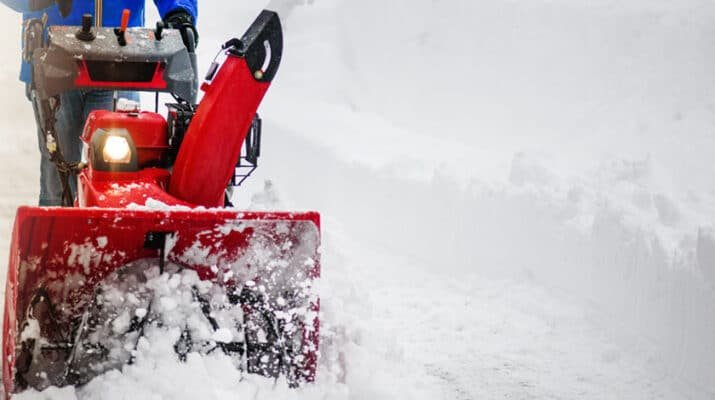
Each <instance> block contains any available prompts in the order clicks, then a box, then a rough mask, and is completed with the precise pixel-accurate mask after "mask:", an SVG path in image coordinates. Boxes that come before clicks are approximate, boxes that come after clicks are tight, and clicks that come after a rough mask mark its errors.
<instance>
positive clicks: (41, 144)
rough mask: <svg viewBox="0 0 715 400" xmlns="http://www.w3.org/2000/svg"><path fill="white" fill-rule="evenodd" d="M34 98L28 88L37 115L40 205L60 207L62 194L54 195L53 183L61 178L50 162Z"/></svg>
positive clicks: (28, 94)
mask: <svg viewBox="0 0 715 400" xmlns="http://www.w3.org/2000/svg"><path fill="white" fill-rule="evenodd" d="M32 96H33V95H32V93H31V92H30V91H29V88H28V91H27V98H28V99H29V100H30V103H31V104H32V109H33V111H34V113H35V123H36V125H37V146H38V150H39V151H40V198H39V201H38V204H39V205H40V206H41V207H48V206H58V205H61V203H62V197H61V195H62V192H60V193H59V194H56V193H54V191H53V188H54V187H55V186H56V185H53V182H59V180H60V178H59V176H58V175H57V170H56V169H55V165H54V164H53V163H52V161H50V155H49V153H48V151H47V147H46V145H45V142H46V139H45V137H44V133H43V132H42V129H41V128H40V114H39V113H38V110H37V104H36V103H35V100H34V98H33V97H32Z"/></svg>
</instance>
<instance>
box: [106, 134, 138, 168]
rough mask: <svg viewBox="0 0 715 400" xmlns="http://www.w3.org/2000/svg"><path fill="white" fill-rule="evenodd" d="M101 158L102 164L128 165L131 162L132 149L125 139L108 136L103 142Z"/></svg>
mask: <svg viewBox="0 0 715 400" xmlns="http://www.w3.org/2000/svg"><path fill="white" fill-rule="evenodd" d="M102 157H103V158H104V162H108V163H117V164H129V163H130V162H131V161H132V149H131V148H130V147H129V142H128V141H127V139H126V138H124V137H121V136H114V135H110V136H109V137H108V138H107V141H106V142H104V149H102Z"/></svg>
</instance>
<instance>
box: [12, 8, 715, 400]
mask: <svg viewBox="0 0 715 400" xmlns="http://www.w3.org/2000/svg"><path fill="white" fill-rule="evenodd" d="M265 5H266V4H265V1H258V0H246V1H241V2H235V3H233V2H228V3H227V2H224V3H221V5H220V6H219V5H218V3H217V4H213V3H211V4H209V3H208V2H206V4H204V5H203V6H202V12H201V17H200V22H199V31H200V32H201V35H202V36H201V46H200V48H199V51H200V52H201V54H200V58H201V60H200V63H201V64H202V65H204V68H205V67H206V66H207V65H208V63H209V62H210V60H211V59H212V58H213V55H214V52H215V50H216V47H217V46H216V45H217V44H218V43H221V42H223V41H224V40H226V39H227V38H228V37H231V36H237V35H240V34H241V32H242V31H243V28H240V29H238V30H237V31H231V30H235V29H237V28H236V27H242V26H247V25H248V24H249V23H250V22H251V20H252V18H253V17H254V16H255V15H256V14H257V13H258V11H259V10H260V9H261V8H263V7H265ZM270 7H273V8H275V9H277V10H278V11H279V12H280V13H281V16H282V18H283V22H284V28H285V37H286V49H285V54H284V59H283V64H282V66H281V71H280V73H279V75H278V78H277V79H276V81H275V82H274V85H273V86H272V88H271V90H270V92H269V94H268V96H267V98H266V100H265V102H264V104H263V107H262V109H261V114H262V116H263V118H264V121H265V123H264V131H265V133H264V142H263V151H262V160H261V168H260V169H259V170H258V172H257V174H256V175H255V176H254V177H253V178H252V180H251V181H250V182H249V184H248V185H247V186H246V187H244V188H241V189H240V190H239V191H237V194H236V196H235V198H234V203H235V204H238V205H239V206H240V207H242V208H244V207H248V206H250V207H253V208H254V209H269V210H272V209H289V210H295V209H315V210H318V211H320V212H321V213H322V217H323V223H322V237H323V244H322V249H323V251H322V267H323V268H322V275H323V279H322V281H321V285H320V286H321V287H320V289H321V291H320V295H321V309H322V314H321V317H322V326H321V359H320V368H319V373H318V382H317V383H316V384H315V385H312V386H309V387H305V388H302V389H299V390H288V389H287V388H286V385H285V384H284V383H282V382H273V381H270V380H266V379H262V378H258V377H253V376H242V375H241V374H240V373H238V372H237V370H235V369H231V368H229V367H228V365H229V360H228V359H226V358H225V357H222V356H221V355H216V354H214V355H209V356H198V355H193V356H191V357H189V359H188V360H187V362H186V363H180V362H178V361H177V360H176V357H175V356H173V355H172V353H173V351H171V350H172V349H171V348H170V347H169V346H168V341H169V340H168V339H167V337H164V338H153V337H149V338H148V339H147V341H148V342H149V343H151V344H152V345H151V346H146V347H142V348H140V349H139V351H140V353H141V355H140V358H141V359H142V360H143V361H142V362H141V363H137V364H135V365H131V366H125V367H124V369H123V370H122V371H121V372H118V371H114V372H109V373H107V374H105V375H102V376H100V377H98V378H96V379H95V380H93V381H92V382H90V383H89V384H88V385H86V386H85V387H82V388H78V389H73V388H69V389H68V388H65V389H50V390H49V391H47V392H45V393H42V394H38V393H25V394H23V395H22V396H21V398H25V399H43V398H52V399H57V398H66V399H76V398H78V399H96V398H102V399H110V400H112V399H122V398H139V399H141V398H147V399H154V398H167V399H168V398H172V399H184V398H186V399H188V398H192V399H193V398H197V397H199V398H204V397H205V398H209V397H212V398H216V399H223V398H226V399H228V398H231V399H235V398H245V399H276V398H278V399H280V398H301V399H302V398H309V399H310V398H316V399H318V398H319V399H394V398H406V399H436V398H442V399H478V398H536V399H543V398H579V399H581V398H583V399H652V398H663V399H711V398H713V397H714V396H715V383H713V380H712V371H713V370H715V342H713V340H712V337H714V336H715V291H714V289H713V287H715V221H714V220H713V216H714V215H715V180H714V179H713V176H715V163H713V162H712V159H713V156H714V155H715V153H714V152H715V135H713V126H715V74H713V71H715V57H714V56H713V54H715V52H713V49H715V28H713V24H712V21H713V20H714V19H715V6H714V5H713V4H712V3H711V2H709V1H705V0H683V1H678V2H672V1H665V0H654V1H644V0H632V1H628V2H618V1H613V0H597V1H586V0H573V1H564V0H555V1H546V0H534V1H527V0H509V1H492V0H449V1H431V0H394V1H389V2H386V1H383V0H362V1H350V0H332V1H326V0H306V1H304V0H273V1H271V2H270ZM2 18H3V20H4V21H8V23H6V24H4V26H6V27H8V32H7V36H6V40H5V41H3V42H2V43H1V44H2V45H3V46H4V47H3V50H4V51H5V53H6V54H16V53H17V52H18V46H17V42H18V37H17V32H15V30H11V31H10V28H13V29H15V28H18V29H19V27H18V26H19V23H17V24H16V23H14V22H17V21H18V17H17V16H16V15H12V14H11V13H10V12H9V11H5V10H3V14H2ZM227 29H228V30H229V31H227ZM13 35H15V36H13ZM0 73H1V74H2V75H0V76H1V78H2V82H3V85H4V87H7V90H6V93H7V96H6V97H4V98H3V99H2V100H0V102H1V104H2V105H3V107H4V109H5V110H6V114H7V115H8V116H12V117H8V118H6V120H5V121H3V127H4V130H3V132H4V133H2V135H3V139H4V143H5V144H6V145H5V146H4V147H2V148H0V155H2V157H3V159H4V160H7V161H8V162H7V168H6V173H5V174H4V176H3V179H5V185H6V186H5V187H7V188H12V190H8V191H6V192H5V195H4V196H2V198H0V206H1V210H2V216H3V218H4V219H3V221H5V222H4V224H3V226H2V229H3V230H2V232H3V233H4V237H5V238H9V237H10V235H9V232H10V229H11V224H12V222H11V221H12V219H13V215H14V211H15V208H16V207H17V205H19V204H27V203H32V202H34V199H35V197H36V191H37V188H36V182H37V171H36V168H35V164H36V160H37V150H36V144H35V143H34V136H35V134H34V130H33V127H32V116H31V112H30V111H31V110H30V106H29V104H26V103H24V102H23V101H20V100H18V99H21V98H22V96H23V88H22V87H21V86H20V85H19V84H18V83H17V82H16V81H15V77H16V75H17V66H16V65H15V64H13V63H5V64H4V65H3V66H2V67H0ZM266 180H270V183H269V184H266V185H265V187H264V181H266ZM251 200H253V201H251ZM28 334H32V331H31V330H30V331H28ZM219 336H223V335H222V334H220V335H219ZM217 339H221V338H220V337H218V338H217ZM152 340H153V341H152ZM62 396H64V397H62Z"/></svg>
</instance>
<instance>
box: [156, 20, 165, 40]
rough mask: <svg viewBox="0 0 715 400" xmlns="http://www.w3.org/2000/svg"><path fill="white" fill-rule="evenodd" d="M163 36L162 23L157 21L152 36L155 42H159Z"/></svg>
mask: <svg viewBox="0 0 715 400" xmlns="http://www.w3.org/2000/svg"><path fill="white" fill-rule="evenodd" d="M163 35H164V23H163V22H161V21H159V22H157V23H156V30H155V31H154V36H155V37H156V40H159V41H161V38H162V36H163Z"/></svg>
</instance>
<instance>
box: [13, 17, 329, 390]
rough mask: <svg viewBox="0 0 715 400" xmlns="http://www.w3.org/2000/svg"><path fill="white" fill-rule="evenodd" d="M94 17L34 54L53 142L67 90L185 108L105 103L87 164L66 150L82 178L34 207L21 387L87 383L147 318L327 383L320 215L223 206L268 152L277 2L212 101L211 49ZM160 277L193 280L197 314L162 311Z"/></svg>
mask: <svg viewBox="0 0 715 400" xmlns="http://www.w3.org/2000/svg"><path fill="white" fill-rule="evenodd" d="M86 18H87V19H89V21H87V20H86V21H85V23H84V24H83V25H84V26H83V27H71V26H55V27H51V28H50V29H49V37H48V39H47V41H46V42H45V43H43V44H42V45H41V46H39V47H38V48H36V49H33V51H32V57H33V59H34V61H35V62H34V65H35V70H34V85H35V87H34V94H35V99H36V102H37V105H38V106H39V107H40V110H41V124H43V126H42V128H43V130H44V132H46V133H47V138H48V143H47V144H48V149H51V148H52V146H53V137H54V136H53V135H54V131H53V130H54V122H55V121H54V113H55V111H56V110H57V107H58V104H59V94H61V93H62V92H64V91H68V90H73V89H76V88H83V89H112V90H135V91H152V92H168V93H171V94H172V95H173V96H174V98H175V99H176V100H177V102H176V104H172V105H169V107H168V109H169V116H168V118H167V119H165V118H164V117H163V116H161V115H159V114H157V113H155V112H147V111H139V110H137V109H132V107H124V109H123V110H120V111H95V112H93V113H91V114H90V115H89V117H88V120H87V123H86V126H85V128H84V132H83V135H82V140H83V141H84V143H85V146H84V150H83V159H84V161H83V162H81V163H77V164H74V165H73V164H70V163H68V162H66V161H65V160H63V159H62V158H61V154H60V153H59V152H58V153H57V154H56V155H55V161H56V162H57V163H58V165H64V166H65V168H64V169H62V172H64V173H65V174H66V177H67V178H69V177H70V176H73V174H72V173H71V172H72V171H75V172H76V175H77V178H76V179H77V193H76V195H74V194H72V193H71V191H70V190H68V192H69V195H68V196H66V197H67V200H71V203H72V204H71V205H73V207H56V208H38V207H21V208H20V209H19V210H18V212H17V217H16V220H15V227H14V231H13V236H12V244H11V249H10V262H9V269H8V277H7V288H6V293H5V313H4V330H3V383H4V388H5V393H6V394H8V396H9V395H11V394H13V393H18V392H22V391H24V390H26V389H29V388H32V389H36V390H42V389H44V388H47V387H49V386H67V385H81V384H83V383H86V382H88V381H89V380H91V379H92V378H93V377H94V376H97V375H99V374H101V373H103V372H105V371H107V370H108V369H112V368H122V366H124V365H126V364H127V363H132V362H135V360H134V354H135V350H136V348H137V347H136V346H138V344H139V342H140V341H141V340H142V336H143V332H144V331H145V330H146V329H148V327H154V328H157V329H177V330H179V331H180V335H179V339H178V340H177V343H176V345H175V346H174V347H175V350H176V355H177V357H178V358H179V359H183V358H185V357H186V356H187V354H189V353H191V352H200V353H210V352H213V351H223V352H224V353H225V354H227V355H229V356H231V357H232V359H233V360H234V363H235V365H236V367H237V368H240V369H241V370H242V371H244V372H245V373H257V374H261V375H265V376H268V377H276V378H277V377H279V376H280V377H285V379H286V380H287V381H288V382H289V383H290V384H291V385H292V386H297V385H300V384H302V383H305V382H312V381H313V380H314V379H315V372H316V363H317V354H318V329H319V321H318V307H319V303H318V297H317V294H316V293H315V290H314V285H313V284H314V281H315V280H316V279H317V278H318V277H319V274H320V260H319V251H318V248H319V245H320V216H319V215H318V214H317V213H315V212H300V213H293V212H241V211H237V210H235V209H233V208H225V207H224V206H225V204H226V198H225V194H224V193H225V189H226V187H227V185H228V184H229V182H230V181H231V180H232V178H234V176H235V175H236V172H235V171H236V165H237V161H240V160H242V161H244V162H248V163H249V164H250V165H252V166H254V167H255V165H256V161H257V157H258V155H259V152H258V147H257V146H258V141H259V140H260V120H259V119H258V117H257V114H256V111H257V108H258V106H259V104H260V103H261V101H262V99H263V97H264V95H265V93H266V91H267V90H268V88H269V86H270V84H271V82H272V80H273V78H274V76H275V74H276V72H277V70H278V67H279V64H280V60H281V55H282V46H283V43H282V31H281V25H280V21H279V18H278V15H277V14H276V13H274V12H271V11H263V12H262V13H261V14H260V15H259V16H258V18H257V19H256V21H255V22H254V23H253V24H252V25H251V27H250V28H249V29H248V31H247V32H246V33H245V34H244V36H243V37H242V38H241V39H232V40H230V41H228V42H227V43H226V44H224V46H223V50H222V52H221V54H222V57H221V59H220V61H221V62H215V63H214V64H213V65H212V67H211V68H210V71H209V74H208V75H207V77H206V82H205V83H204V84H203V85H202V89H203V91H204V92H205V94H204V96H203V99H202V100H201V102H200V104H198V105H194V101H193V99H195V98H196V91H197V89H196V87H197V84H196V82H197V78H196V76H197V74H196V67H195V65H196V63H195V58H194V57H195V56H194V55H193V49H192V48H191V47H192V46H191V45H188V46H186V45H184V42H183V41H182V38H181V35H180V33H179V32H178V31H175V30H171V29H163V27H162V26H161V25H158V26H157V29H155V30H154V29H126V27H120V28H117V29H106V28H96V29H94V28H92V24H91V17H89V16H87V17H86ZM87 22H88V23H87ZM68 202H69V201H68ZM158 277H165V278H166V279H165V280H166V281H167V282H174V281H176V282H180V283H181V284H179V283H176V284H174V285H173V286H171V287H173V288H175V290H176V291H180V290H182V288H184V289H183V290H184V292H181V293H179V294H180V295H181V296H183V297H181V298H182V299H184V300H186V301H185V302H184V303H182V304H184V311H185V313H184V314H176V312H174V314H171V315H173V317H171V318H170V317H167V315H169V314H165V313H162V309H164V310H167V309H170V310H169V311H171V310H175V309H176V305H175V304H176V301H174V300H172V301H169V300H171V299H168V300H167V297H166V296H165V295H162V294H161V293H159V292H158V291H157V290H156V287H155V286H152V285H153V283H152V282H155V281H156V280H157V279H158ZM189 287H190V288H191V290H188V289H187V288H189ZM174 294H176V293H174ZM169 306H172V307H169ZM187 310H188V311H187ZM190 312H193V314H191V315H190V316H189V313H190ZM177 315H179V317H177Z"/></svg>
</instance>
